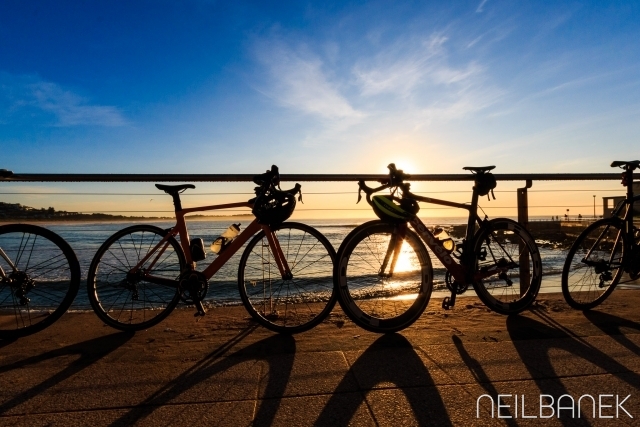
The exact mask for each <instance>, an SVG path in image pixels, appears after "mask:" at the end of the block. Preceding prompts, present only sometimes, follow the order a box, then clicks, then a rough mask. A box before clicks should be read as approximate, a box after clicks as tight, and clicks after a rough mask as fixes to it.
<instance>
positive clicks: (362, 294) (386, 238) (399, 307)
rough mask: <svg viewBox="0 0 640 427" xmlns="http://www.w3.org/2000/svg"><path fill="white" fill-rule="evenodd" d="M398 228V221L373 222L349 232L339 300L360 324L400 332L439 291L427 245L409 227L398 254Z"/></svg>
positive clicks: (342, 248) (340, 262)
mask: <svg viewBox="0 0 640 427" xmlns="http://www.w3.org/2000/svg"><path fill="white" fill-rule="evenodd" d="M396 231H397V226H395V225H393V224H388V223H385V222H383V221H370V222H367V223H364V224H362V225H360V226H359V227H356V228H355V229H354V230H353V231H352V232H351V233H349V235H348V236H347V237H346V238H345V240H344V241H343V242H342V245H340V249H339V250H338V263H337V265H336V270H335V273H334V274H335V276H336V281H337V283H338V292H339V294H338V295H339V296H338V301H339V302H340V305H341V306H342V309H343V310H344V312H345V313H347V315H348V316H349V318H350V319H351V320H353V322H354V323H356V324H357V325H358V326H360V327H362V328H364V329H366V330H368V331H371V332H382V333H387V332H396V331H399V330H401V329H404V328H406V327H408V326H410V325H411V324H413V322H415V321H416V320H417V319H418V317H420V315H421V314H422V312H423V311H424V309H425V308H426V307H427V304H428V303H429V298H430V297H431V291H432V289H433V268H432V266H431V258H430V257H429V253H428V252H427V249H426V248H425V246H424V244H423V243H422V241H421V240H420V238H419V237H418V235H417V234H416V233H415V232H413V231H412V230H409V229H407V230H406V234H405V238H404V241H403V242H401V243H399V245H401V246H400V251H399V252H397V250H395V249H394V248H397V247H398V246H397V244H398V242H396V238H397V237H396V236H397V233H396ZM396 256H397V259H396V261H395V265H393V266H392V264H394V262H393V258H394V257H396ZM385 258H386V259H387V261H386V262H385ZM383 265H384V267H383Z"/></svg>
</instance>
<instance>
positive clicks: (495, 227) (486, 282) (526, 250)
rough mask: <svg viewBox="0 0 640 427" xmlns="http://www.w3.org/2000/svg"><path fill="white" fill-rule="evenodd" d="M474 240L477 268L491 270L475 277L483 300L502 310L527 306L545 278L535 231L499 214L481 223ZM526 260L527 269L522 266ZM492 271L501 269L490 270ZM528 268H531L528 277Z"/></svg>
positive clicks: (510, 311) (508, 311)
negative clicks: (532, 232)
mask: <svg viewBox="0 0 640 427" xmlns="http://www.w3.org/2000/svg"><path fill="white" fill-rule="evenodd" d="M474 241H475V243H474V257H475V262H474V264H475V269H474V271H475V273H476V274H481V275H487V274H489V275H487V276H485V277H483V278H482V279H480V280H474V281H473V288H474V289H475V291H476V294H477V295H478V297H479V298H480V300H481V301H482V302H483V303H484V304H485V305H486V306H487V307H488V308H490V309H491V310H493V311H495V312H496V313H500V314H506V315H510V314H517V313H520V312H522V311H523V310H526V309H527V308H528V307H529V306H530V305H531V304H532V303H533V301H534V300H535V299H536V297H537V295H538V292H539V291H540V285H541V282H542V260H541V258H540V252H539V251H538V247H537V245H536V242H535V240H534V239H533V237H532V236H531V234H529V232H528V231H527V230H526V229H525V228H524V227H522V226H521V225H520V224H518V223H517V222H515V221H513V220H511V219H507V218H496V219H492V220H490V221H487V222H486V223H484V224H483V225H482V226H481V227H480V229H479V230H478V232H477V233H476V236H475V238H474ZM525 263H526V267H525V269H524V271H523V270H521V268H520V267H521V266H524V265H525ZM492 271H496V272H499V273H494V274H490V272H492ZM525 271H528V272H529V274H528V276H529V277H528V280H527V277H526V273H525ZM524 281H526V283H523V282H524ZM523 289H525V291H524V292H523Z"/></svg>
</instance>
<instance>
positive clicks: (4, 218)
mask: <svg viewBox="0 0 640 427" xmlns="http://www.w3.org/2000/svg"><path fill="white" fill-rule="evenodd" d="M230 216H233V217H237V216H252V215H251V214H240V215H212V216H209V215H193V216H191V215H190V216H189V218H190V219H214V218H220V217H230ZM173 218H174V217H172V216H171V217H167V216H162V217H148V216H124V215H109V214H104V213H92V214H83V213H80V212H67V211H57V210H55V209H54V208H52V207H50V208H48V209H45V208H41V209H36V208H32V207H30V206H24V205H21V204H20V203H4V202H0V222H8V221H25V220H26V221H139V220H150V219H152V220H162V219H173Z"/></svg>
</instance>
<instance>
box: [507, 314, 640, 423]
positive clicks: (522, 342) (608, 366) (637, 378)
mask: <svg viewBox="0 0 640 427" xmlns="http://www.w3.org/2000/svg"><path fill="white" fill-rule="evenodd" d="M532 313H533V314H536V315H538V316H539V317H540V318H541V319H542V320H543V321H544V322H545V323H543V322H540V321H537V320H534V319H531V318H528V317H523V316H509V317H508V318H507V331H508V332H509V335H510V336H511V339H512V342H513V345H514V346H515V348H516V351H517V352H518V355H519V356H520V358H521V360H522V361H523V363H524V364H525V366H526V367H527V370H528V371H529V373H530V375H531V378H532V379H533V380H534V381H535V383H536V386H537V387H538V389H539V390H540V393H542V394H550V395H552V396H554V398H556V399H557V398H558V397H560V396H562V395H564V394H568V395H571V392H570V391H569V390H568V389H567V387H566V385H565V384H564V383H563V381H562V380H563V375H562V374H561V373H558V372H557V370H556V368H555V366H554V363H553V361H552V358H551V355H550V353H551V351H552V350H563V351H566V352H568V353H570V354H572V355H574V356H577V357H578V358H580V359H582V360H584V361H586V362H589V363H591V364H592V365H594V366H597V367H599V368H600V369H602V370H604V371H605V372H608V373H609V374H610V375H613V376H614V377H616V378H617V379H619V380H621V381H623V382H625V383H627V384H629V385H630V386H631V387H633V388H635V389H639V388H640V374H637V373H635V372H632V371H631V370H630V369H628V368H627V367H625V366H624V365H622V364H621V363H619V362H618V361H616V360H615V359H613V358H611V357H610V356H608V355H607V354H606V353H604V352H602V351H601V350H600V349H598V348H596V347H594V346H593V345H591V344H590V343H588V342H586V341H585V340H583V339H582V338H580V337H578V336H574V335H571V334H570V331H567V330H565V329H564V327H562V326H561V325H559V324H557V323H556V322H555V321H554V320H553V319H551V318H548V316H547V315H546V314H545V313H544V312H538V311H532ZM532 340H535V341H532ZM556 363H557V362H556ZM598 392H600V390H597V389H594V390H593V391H591V392H590V393H589V394H592V395H594V396H595V395H596V394H598ZM563 404H566V401H565V402H563ZM575 409H576V413H577V406H576V407H575ZM590 410H591V408H588V407H587V408H583V409H582V413H580V414H579V416H580V418H577V417H578V415H576V418H568V417H566V416H565V417H562V416H561V417H559V418H556V419H558V420H559V421H560V422H561V423H562V424H563V425H576V424H582V425H590V423H589V421H588V420H589V419H590V418H591V417H592V414H591V413H589V412H588V411H590ZM585 411H586V412H585ZM564 414H567V412H564ZM554 418H555V417H554Z"/></svg>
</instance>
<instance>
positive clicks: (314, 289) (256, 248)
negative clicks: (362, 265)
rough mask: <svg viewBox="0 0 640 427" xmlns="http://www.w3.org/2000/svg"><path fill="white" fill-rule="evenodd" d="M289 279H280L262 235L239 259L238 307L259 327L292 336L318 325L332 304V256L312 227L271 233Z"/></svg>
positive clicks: (290, 225)
mask: <svg viewBox="0 0 640 427" xmlns="http://www.w3.org/2000/svg"><path fill="white" fill-rule="evenodd" d="M271 230H272V232H273V233H274V234H275V235H276V237H277V239H278V242H279V243H280V248H281V249H282V252H283V254H284V256H285V259H286V261H287V264H288V265H289V269H290V270H291V274H292V275H293V277H291V278H290V279H283V278H282V275H281V274H280V270H279V269H278V265H277V264H276V262H275V259H274V254H273V252H272V250H271V247H270V246H269V242H268V240H267V237H266V235H265V234H264V232H262V231H261V232H260V233H258V234H257V235H256V236H255V237H254V238H253V239H252V240H251V242H249V244H248V245H247V248H246V249H245V251H244V252H243V253H242V258H241V259H240V265H239V267H238V287H239V289H240V297H241V298H242V303H243V304H244V306H245V307H246V309H247V311H248V312H249V313H250V314H251V316H252V317H253V318H254V319H255V320H256V321H257V322H258V323H260V324H261V325H262V326H264V327H266V328H268V329H271V330H272V331H275V332H282V333H298V332H303V331H307V330H309V329H311V328H313V327H314V326H316V325H317V324H318V323H320V322H322V321H323V320H324V319H325V318H326V317H327V316H328V315H329V313H330V312H331V310H332V309H333V307H334V306H335V303H336V298H337V297H336V293H335V286H334V285H333V263H334V261H335V258H336V253H335V250H334V249H333V246H331V243H329V241H328V240H327V238H326V237H325V236H324V235H323V234H322V233H320V232H319V231H318V230H316V229H315V228H313V227H310V226H308V225H305V224H300V223H297V222H285V223H282V224H280V225H279V226H276V227H273V228H271Z"/></svg>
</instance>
